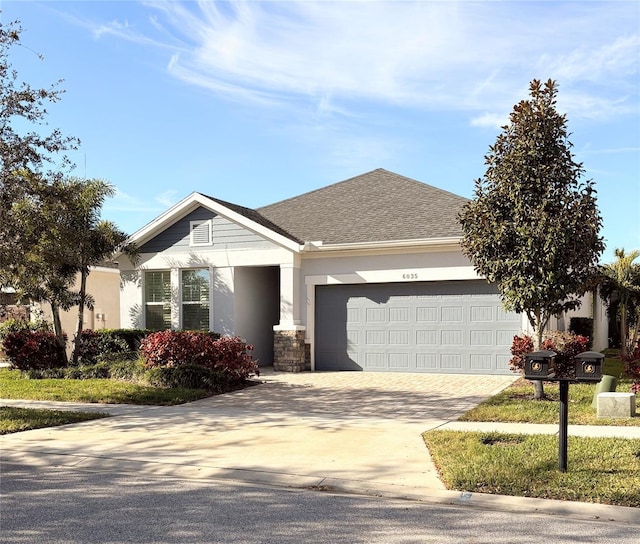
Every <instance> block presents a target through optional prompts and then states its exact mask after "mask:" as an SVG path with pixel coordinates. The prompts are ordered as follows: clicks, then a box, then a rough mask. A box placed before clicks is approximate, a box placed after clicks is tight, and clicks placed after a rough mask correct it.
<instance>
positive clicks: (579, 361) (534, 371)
mask: <svg viewBox="0 0 640 544" xmlns="http://www.w3.org/2000/svg"><path fill="white" fill-rule="evenodd" d="M556 356H557V354H556V353H555V352H553V351H547V350H543V351H535V352H533V353H529V354H527V355H526V356H525V362H524V377H525V379H527V380H545V381H551V382H558V385H559V387H560V422H559V425H560V427H559V430H558V470H559V471H560V472H567V435H568V427H569V383H571V382H591V383H595V382H599V381H600V380H601V379H602V361H603V360H604V355H603V354H602V353H598V352H596V351H585V352H584V353H580V354H579V355H576V357H575V368H574V371H575V372H574V376H566V377H565V376H562V377H561V376H558V375H557V372H556V366H555V357H556Z"/></svg>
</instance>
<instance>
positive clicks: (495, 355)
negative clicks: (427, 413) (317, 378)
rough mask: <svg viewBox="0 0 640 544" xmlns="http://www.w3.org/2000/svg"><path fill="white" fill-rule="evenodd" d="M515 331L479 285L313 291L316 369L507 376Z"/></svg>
mask: <svg viewBox="0 0 640 544" xmlns="http://www.w3.org/2000/svg"><path fill="white" fill-rule="evenodd" d="M520 324H521V320H520V317H519V316H518V315H516V314H512V313H508V312H504V311H503V310H502V307H501V305H500V300H499V297H498V294H497V291H496V290H495V288H494V287H493V286H491V285H488V284H486V282H481V281H459V282H432V283H404V284H358V285H331V286H318V287H317V290H316V331H315V332H316V334H315V367H316V369H318V370H337V369H338V368H339V367H341V365H342V366H343V367H344V369H346V370H353V369H361V370H370V371H407V372H451V373H456V372H457V373H464V372H471V373H473V372H475V373H500V374H508V373H509V369H508V360H509V358H510V353H509V347H510V346H511V342H512V339H513V336H514V335H515V334H518V333H519V332H520ZM499 356H500V357H499Z"/></svg>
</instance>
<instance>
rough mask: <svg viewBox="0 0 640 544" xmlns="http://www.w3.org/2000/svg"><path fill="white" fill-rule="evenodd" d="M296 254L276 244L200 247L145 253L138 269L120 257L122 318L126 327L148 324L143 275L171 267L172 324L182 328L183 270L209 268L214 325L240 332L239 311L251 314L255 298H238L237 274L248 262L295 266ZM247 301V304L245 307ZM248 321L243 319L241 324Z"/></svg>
mask: <svg viewBox="0 0 640 544" xmlns="http://www.w3.org/2000/svg"><path fill="white" fill-rule="evenodd" d="M293 260H294V255H293V253H292V252H290V251H289V250H286V249H283V248H280V247H277V246H275V245H274V246H273V247H272V248H268V249H253V250H250V251H249V250H240V249H235V250H221V251H217V250H206V249H205V250H199V251H198V252H197V253H196V252H194V251H190V252H188V253H170V254H142V255H140V258H139V261H138V265H137V266H138V270H134V269H133V267H132V265H131V264H130V263H129V262H128V260H127V259H126V258H122V259H121V260H120V271H121V285H120V321H121V323H122V326H123V327H131V328H144V326H145V324H144V300H143V279H144V272H145V271H148V270H149V271H150V270H170V271H171V281H172V289H173V290H174V297H173V298H174V304H173V306H174V309H173V312H172V325H173V327H174V328H179V326H180V324H179V310H178V305H179V300H180V297H179V283H180V279H179V277H180V275H179V271H180V270H182V269H188V268H207V269H209V270H210V273H211V290H210V293H211V299H210V304H211V319H210V323H211V328H212V330H214V331H216V332H219V333H221V334H229V335H234V334H238V333H237V332H236V330H237V324H236V321H235V320H236V314H237V313H239V314H240V315H247V313H248V312H249V311H250V310H251V308H250V307H251V305H252V304H254V301H253V300H251V299H249V298H247V299H244V300H243V299H242V298H241V299H240V300H239V301H238V300H236V297H235V294H236V282H235V274H236V271H237V270H238V269H240V268H241V267H245V266H258V267H261V266H276V267H280V266H292V263H293ZM245 305H246V306H247V308H245ZM243 326H244V325H243V324H242V323H241V324H240V328H242V327H243Z"/></svg>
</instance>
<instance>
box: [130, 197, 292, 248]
mask: <svg viewBox="0 0 640 544" xmlns="http://www.w3.org/2000/svg"><path fill="white" fill-rule="evenodd" d="M199 207H202V208H205V209H207V210H210V211H212V212H214V213H215V214H218V215H220V216H222V217H224V218H226V219H227V220H229V221H231V222H234V223H236V224H238V225H240V226H242V227H244V228H246V229H248V230H250V231H252V232H254V233H255V234H257V235H259V236H262V237H264V238H265V239H267V240H270V241H272V242H274V243H275V244H278V245H280V246H282V247H285V248H287V249H289V250H292V251H295V252H298V251H300V242H299V241H298V240H297V239H296V238H295V237H294V236H292V235H290V234H288V233H287V232H286V231H284V230H283V229H281V228H280V227H278V226H277V225H274V224H272V223H271V222H270V221H269V220H268V219H265V218H264V217H262V216H260V214H259V213H257V212H256V211H255V210H251V209H249V208H243V207H242V206H238V205H236V204H231V203H229V202H224V201H222V200H218V199H215V198H211V197H208V196H206V195H203V194H201V193H192V194H190V195H189V196H188V197H186V198H184V199H183V200H181V201H180V202H178V203H177V204H175V205H174V206H172V207H171V208H170V209H168V210H167V211H166V212H164V213H163V214H162V215H160V216H158V217H157V218H155V219H154V220H153V221H151V222H150V223H149V224H147V225H145V226H144V227H142V228H141V229H140V230H138V231H137V232H135V233H134V234H132V235H131V237H130V238H129V242H134V243H136V244H137V245H138V246H142V245H143V244H145V243H147V242H149V240H152V239H153V238H154V237H156V236H158V235H159V234H160V233H162V232H163V231H164V230H165V229H167V228H169V227H170V226H171V225H174V224H175V223H176V222H178V221H180V220H181V219H182V218H184V217H186V216H187V215H188V214H189V213H191V212H193V211H194V210H196V209H197V208H199Z"/></svg>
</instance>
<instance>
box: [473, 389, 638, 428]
mask: <svg viewBox="0 0 640 544" xmlns="http://www.w3.org/2000/svg"><path fill="white" fill-rule="evenodd" d="M630 386H631V381H630V380H621V381H620V382H619V383H618V388H617V390H618V391H629V387H630ZM595 389H596V386H595V384H588V383H575V384H574V383H572V384H570V385H569V424H570V425H620V426H636V427H637V426H640V414H637V415H636V417H630V418H620V419H609V418H598V417H597V413H596V409H595V408H593V407H592V406H591V402H592V400H593V395H594V393H595ZM544 391H545V394H546V395H547V399H546V400H533V385H532V384H531V383H530V382H528V381H526V380H524V379H521V380H518V381H517V382H515V383H514V384H513V385H511V386H510V387H508V388H506V389H505V390H503V391H501V392H500V393H498V394H497V395H495V396H493V397H491V398H489V399H487V400H485V401H484V402H482V403H480V404H479V405H478V406H476V407H475V408H473V409H471V410H469V411H468V412H466V413H465V414H464V415H463V416H462V417H460V421H502V422H508V423H558V421H559V417H560V388H559V386H558V383H557V382H555V383H552V382H545V384H544Z"/></svg>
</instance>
